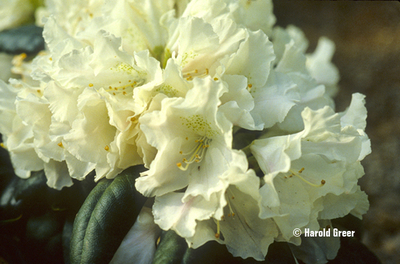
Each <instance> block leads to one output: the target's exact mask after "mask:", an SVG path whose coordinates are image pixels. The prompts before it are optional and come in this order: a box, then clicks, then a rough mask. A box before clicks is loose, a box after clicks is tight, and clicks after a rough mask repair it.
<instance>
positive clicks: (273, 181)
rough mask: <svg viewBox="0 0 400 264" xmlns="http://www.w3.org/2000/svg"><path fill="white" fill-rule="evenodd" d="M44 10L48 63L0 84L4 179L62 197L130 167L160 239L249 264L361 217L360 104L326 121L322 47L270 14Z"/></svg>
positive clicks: (330, 85) (188, 4)
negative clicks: (7, 159) (170, 236)
mask: <svg viewBox="0 0 400 264" xmlns="http://www.w3.org/2000/svg"><path fill="white" fill-rule="evenodd" d="M48 2H49V3H50V4H49V3H48V7H47V9H46V10H45V11H46V12H47V14H48V16H47V17H45V18H44V20H43V23H44V32H43V35H44V38H45V41H46V45H47V49H46V50H44V51H43V52H41V53H40V54H38V55H37V56H36V58H35V59H34V60H33V61H32V62H29V63H24V64H20V65H16V66H15V67H17V68H18V69H19V70H20V72H21V73H22V76H23V78H22V79H10V80H9V83H4V82H1V83H0V93H1V96H0V101H1V103H0V118H1V119H0V120H1V121H0V131H1V133H2V134H3V141H4V142H3V143H2V144H3V147H5V148H6V149H7V150H8V151H9V153H10V156H11V160H12V163H13V165H14V168H15V172H16V174H17V175H18V176H20V177H23V178H27V177H29V176H30V173H31V171H38V170H44V171H45V174H46V177H47V184H48V185H49V186H50V187H53V188H56V189H61V188H63V187H65V186H71V185H72V184H73V181H72V179H78V180H82V179H84V178H85V177H86V176H87V175H88V174H89V173H90V172H91V171H93V170H94V171H95V174H96V178H95V179H96V180H99V179H101V178H104V177H105V178H114V177H116V176H117V175H118V174H119V173H120V172H121V171H123V170H124V169H126V168H128V167H131V166H135V165H140V164H143V165H144V166H145V168H146V171H144V172H143V173H142V174H141V176H140V177H139V178H138V179H137V181H136V188H137V190H138V191H139V192H141V193H142V194H143V195H144V196H147V197H155V199H154V204H153V209H152V214H153V216H154V221H155V223H156V224H157V225H159V227H160V228H161V229H163V230H174V231H175V232H176V233H177V234H178V235H179V236H181V237H183V238H185V239H186V241H187V243H188V245H189V246H190V247H194V248H197V247H199V246H201V245H203V244H204V243H206V242H207V241H210V240H215V241H217V242H219V243H222V244H226V246H227V248H228V250H229V251H230V252H231V253H232V254H233V255H234V256H240V257H242V258H247V257H253V258H255V259H256V260H263V259H264V258H265V255H266V254H267V252H268V247H269V245H270V244H271V243H273V242H274V241H287V242H290V243H293V244H294V245H300V244H301V238H300V237H296V236H294V235H293V229H295V228H300V229H301V230H304V229H305V228H310V229H312V230H318V229H319V228H320V227H325V223H327V222H329V220H331V219H334V218H338V217H342V216H344V215H347V214H349V213H350V214H353V215H355V216H357V217H359V218H361V216H362V214H364V213H365V212H366V211H367V210H368V206H369V205H368V200H367V197H366V194H365V193H364V192H363V191H361V190H360V187H359V186H358V185H357V180H358V179H359V178H360V177H361V176H362V175H363V167H362V165H361V164H360V162H361V160H362V159H363V158H364V157H365V156H366V155H367V154H369V153H370V143H369V139H368V137H367V135H366V134H365V132H364V129H365V126H366V122H365V120H366V115H367V113H366V109H365V106H364V96H363V95H361V94H354V95H353V97H352V101H351V104H350V106H349V108H348V109H347V110H346V111H344V112H340V113H335V109H334V103H333V100H332V96H333V95H334V94H335V93H336V90H337V82H338V79H339V76H338V71H337V69H336V68H335V66H334V65H333V64H332V63H331V62H330V60H331V57H332V54H333V51H334V44H333V43H332V42H331V41H330V40H328V39H326V38H321V40H320V42H319V43H318V47H317V49H316V51H315V52H314V53H312V54H306V53H305V52H306V50H307V47H308V43H307V40H306V38H305V36H304V34H303V33H302V31H301V30H300V29H298V28H296V27H294V26H289V27H287V28H286V29H284V28H280V27H274V23H275V17H274V15H273V13H272V3H271V1H268V0H258V1H246V0H207V1H204V0H192V1H184V0H167V1H166V0H148V1H139V0H117V1H105V2H104V3H103V2H102V1H70V2H62V1H48ZM61 7H63V9H62V8H61ZM64 9H65V11H64ZM77 10H78V11H77ZM332 250H335V249H334V248H332ZM336 250H337V249H336ZM335 254H336V253H335Z"/></svg>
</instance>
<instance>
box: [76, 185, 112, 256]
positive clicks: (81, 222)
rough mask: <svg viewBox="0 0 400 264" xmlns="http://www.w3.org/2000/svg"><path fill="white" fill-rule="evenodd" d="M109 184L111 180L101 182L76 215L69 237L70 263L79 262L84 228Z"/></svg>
mask: <svg viewBox="0 0 400 264" xmlns="http://www.w3.org/2000/svg"><path fill="white" fill-rule="evenodd" d="M111 182H112V181H111V180H107V179H103V180H101V181H100V182H99V183H98V184H97V185H96V187H94V188H93V190H92V191H91V192H90V194H89V195H88V197H87V198H86V200H85V202H84V203H83V205H82V207H81V209H80V210H79V212H78V214H77V215H76V218H75V221H74V226H73V231H72V236H71V248H70V250H71V252H70V261H71V263H80V262H81V256H82V247H83V241H84V238H85V233H86V228H87V226H88V223H89V219H90V217H91V216H92V212H93V210H94V208H95V206H96V204H97V202H98V201H99V199H100V197H101V196H102V195H103V193H104V191H105V190H106V188H107V187H108V186H109V185H110V184H111Z"/></svg>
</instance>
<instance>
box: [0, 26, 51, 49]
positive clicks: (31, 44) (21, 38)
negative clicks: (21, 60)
mask: <svg viewBox="0 0 400 264" xmlns="http://www.w3.org/2000/svg"><path fill="white" fill-rule="evenodd" d="M42 32H43V28H41V27H37V26H35V25H27V26H21V27H18V28H13V29H9V30H4V31H2V32H0V52H5V53H9V54H20V53H27V54H35V53H38V52H39V51H41V50H44V39H43V37H42Z"/></svg>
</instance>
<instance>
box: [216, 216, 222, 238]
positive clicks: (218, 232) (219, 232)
mask: <svg viewBox="0 0 400 264" xmlns="http://www.w3.org/2000/svg"><path fill="white" fill-rule="evenodd" d="M220 236H221V230H220V227H219V220H217V233H215V238H216V239H219V238H220Z"/></svg>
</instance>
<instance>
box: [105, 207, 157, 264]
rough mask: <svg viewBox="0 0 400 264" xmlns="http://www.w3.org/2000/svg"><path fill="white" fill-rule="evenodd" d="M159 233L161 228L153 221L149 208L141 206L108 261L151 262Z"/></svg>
mask: <svg viewBox="0 0 400 264" xmlns="http://www.w3.org/2000/svg"><path fill="white" fill-rule="evenodd" d="M160 233H161V230H160V228H159V227H158V226H157V225H156V224H155V223H154V217H153V215H152V214H151V210H150V208H148V207H143V208H142V210H141V211H140V214H139V215H138V217H137V220H136V222H135V224H134V225H133V226H132V228H131V229H130V230H129V232H128V233H127V234H126V236H125V237H124V240H122V242H121V245H120V246H119V247H118V249H117V251H116V252H115V254H114V256H113V258H112V260H111V261H110V263H111V264H123V263H141V264H151V263H152V260H153V257H154V253H155V251H156V243H155V241H156V240H157V238H158V237H159V235H160Z"/></svg>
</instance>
